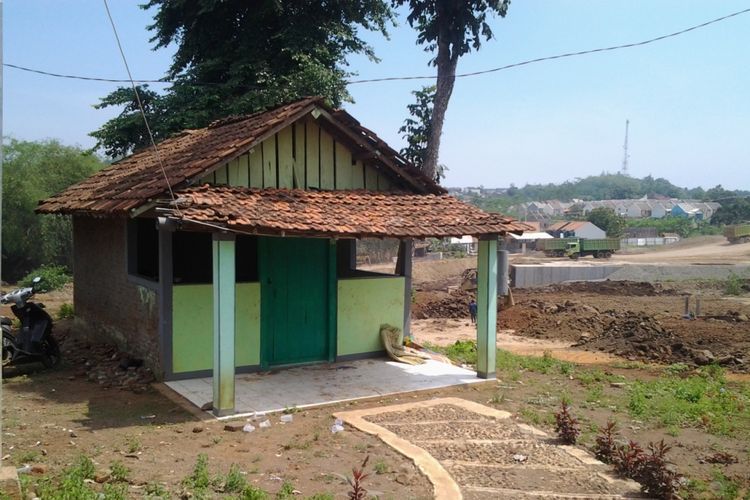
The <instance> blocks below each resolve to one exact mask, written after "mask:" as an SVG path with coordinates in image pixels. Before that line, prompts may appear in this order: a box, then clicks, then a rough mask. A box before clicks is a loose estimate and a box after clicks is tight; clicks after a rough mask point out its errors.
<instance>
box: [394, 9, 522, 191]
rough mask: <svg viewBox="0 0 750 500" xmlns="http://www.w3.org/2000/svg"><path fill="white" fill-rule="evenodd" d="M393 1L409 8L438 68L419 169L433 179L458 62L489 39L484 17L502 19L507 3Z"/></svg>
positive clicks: (411, 19)
mask: <svg viewBox="0 0 750 500" xmlns="http://www.w3.org/2000/svg"><path fill="white" fill-rule="evenodd" d="M392 1H393V4H394V5H396V6H401V5H405V4H406V5H408V6H409V9H410V12H409V16H408V17H407V19H408V21H409V24H410V25H411V26H412V27H414V28H416V29H417V32H418V33H417V43H420V44H425V51H427V52H431V53H433V54H435V57H434V58H433V59H432V61H431V63H432V64H433V65H434V66H435V67H436V68H437V82H436V91H435V98H434V105H433V110H432V126H431V127H430V135H429V138H428V140H427V147H426V150H425V157H424V163H423V165H422V170H423V171H424V173H425V174H426V175H427V176H429V177H432V178H436V175H437V169H438V153H439V151H440V137H441V135H442V133H443V123H444V121H445V113H446V111H447V109H448V102H449V101H450V98H451V94H452V93H453V85H454V84H455V82H456V67H457V66H458V59H459V58H460V57H461V56H462V55H464V54H466V53H468V52H470V51H471V50H472V49H474V50H478V49H479V48H480V47H481V46H482V41H483V40H489V39H490V38H492V29H491V28H490V25H489V24H488V22H487V16H488V15H492V14H498V15H500V16H502V17H505V14H506V13H507V12H508V6H509V5H510V0H392Z"/></svg>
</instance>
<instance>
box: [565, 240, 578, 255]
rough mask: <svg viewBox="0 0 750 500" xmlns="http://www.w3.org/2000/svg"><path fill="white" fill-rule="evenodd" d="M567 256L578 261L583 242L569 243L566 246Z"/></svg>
mask: <svg viewBox="0 0 750 500" xmlns="http://www.w3.org/2000/svg"><path fill="white" fill-rule="evenodd" d="M565 255H566V256H567V257H570V258H571V259H577V258H578V256H579V255H581V241H580V240H575V241H569V242H568V243H567V244H566V245H565Z"/></svg>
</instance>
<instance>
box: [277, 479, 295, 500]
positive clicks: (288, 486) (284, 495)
mask: <svg viewBox="0 0 750 500" xmlns="http://www.w3.org/2000/svg"><path fill="white" fill-rule="evenodd" d="M290 498H294V485H293V484H292V483H290V482H289V481H284V484H282V485H281V489H280V490H279V492H278V493H276V499H277V500H288V499H290Z"/></svg>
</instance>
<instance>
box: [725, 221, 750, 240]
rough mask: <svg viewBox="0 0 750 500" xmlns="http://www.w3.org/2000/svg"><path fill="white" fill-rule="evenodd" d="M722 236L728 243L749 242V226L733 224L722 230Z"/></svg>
mask: <svg viewBox="0 0 750 500" xmlns="http://www.w3.org/2000/svg"><path fill="white" fill-rule="evenodd" d="M724 236H725V237H726V239H728V240H729V243H747V242H750V224H735V225H733V226H726V227H725V228H724Z"/></svg>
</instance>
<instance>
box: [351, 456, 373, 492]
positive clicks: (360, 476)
mask: <svg viewBox="0 0 750 500" xmlns="http://www.w3.org/2000/svg"><path fill="white" fill-rule="evenodd" d="M368 460H370V455H367V456H366V457H365V460H364V462H362V465H361V466H360V467H359V469H357V468H356V467H355V468H354V469H352V477H351V478H349V477H347V478H346V481H347V482H348V483H349V487H350V490H349V492H348V493H347V496H348V498H349V500H364V499H365V498H367V490H366V489H365V488H364V486H362V483H363V482H364V480H365V479H367V478H368V477H369V474H366V473H365V467H366V466H367V461H368Z"/></svg>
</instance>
